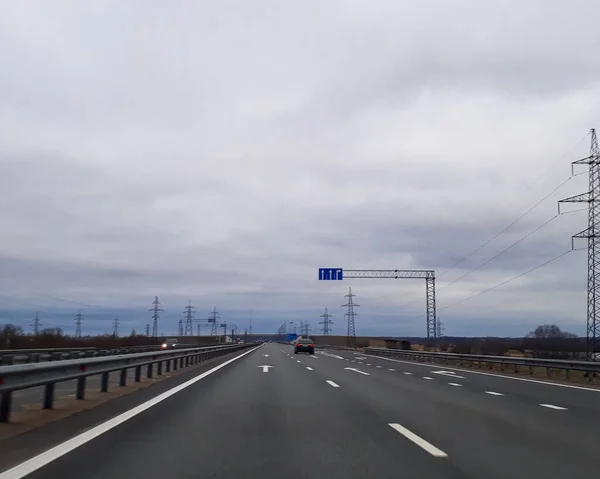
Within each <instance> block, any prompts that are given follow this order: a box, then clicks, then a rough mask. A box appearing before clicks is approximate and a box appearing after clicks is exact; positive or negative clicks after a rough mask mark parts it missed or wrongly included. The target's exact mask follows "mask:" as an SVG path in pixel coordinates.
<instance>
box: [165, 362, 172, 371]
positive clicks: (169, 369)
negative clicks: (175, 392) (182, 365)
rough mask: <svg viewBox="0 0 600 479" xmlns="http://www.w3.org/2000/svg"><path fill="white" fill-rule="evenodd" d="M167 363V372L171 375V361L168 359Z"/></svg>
mask: <svg viewBox="0 0 600 479" xmlns="http://www.w3.org/2000/svg"><path fill="white" fill-rule="evenodd" d="M165 362H166V365H165V366H166V367H165V369H166V372H168V373H170V372H171V360H170V359H167V360H166V361H165Z"/></svg>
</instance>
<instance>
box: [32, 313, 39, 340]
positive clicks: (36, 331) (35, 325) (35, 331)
mask: <svg viewBox="0 0 600 479" xmlns="http://www.w3.org/2000/svg"><path fill="white" fill-rule="evenodd" d="M33 334H34V335H35V336H38V335H39V334H40V313H39V312H37V311H36V313H35V318H33Z"/></svg>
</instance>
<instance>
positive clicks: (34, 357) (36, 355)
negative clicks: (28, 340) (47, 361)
mask: <svg viewBox="0 0 600 479" xmlns="http://www.w3.org/2000/svg"><path fill="white" fill-rule="evenodd" d="M41 359H42V355H41V354H40V353H34V354H32V355H31V362H34V363H39V362H40V360H41Z"/></svg>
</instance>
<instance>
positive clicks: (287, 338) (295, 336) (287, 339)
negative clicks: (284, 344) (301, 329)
mask: <svg viewBox="0 0 600 479" xmlns="http://www.w3.org/2000/svg"><path fill="white" fill-rule="evenodd" d="M297 338H298V335H297V334H288V335H287V337H286V341H294V340H295V339H297Z"/></svg>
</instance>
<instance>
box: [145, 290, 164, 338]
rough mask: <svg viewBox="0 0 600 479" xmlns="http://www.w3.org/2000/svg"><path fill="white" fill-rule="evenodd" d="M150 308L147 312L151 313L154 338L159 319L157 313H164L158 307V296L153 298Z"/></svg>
mask: <svg viewBox="0 0 600 479" xmlns="http://www.w3.org/2000/svg"><path fill="white" fill-rule="evenodd" d="M152 306H153V307H152V308H150V309H149V310H148V311H150V312H152V313H153V314H152V337H153V338H156V337H157V336H158V318H159V317H160V316H159V314H158V313H160V312H162V311H164V309H161V307H160V301H159V300H158V296H154V301H153V302H152Z"/></svg>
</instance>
